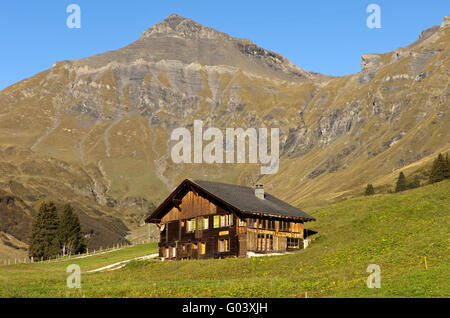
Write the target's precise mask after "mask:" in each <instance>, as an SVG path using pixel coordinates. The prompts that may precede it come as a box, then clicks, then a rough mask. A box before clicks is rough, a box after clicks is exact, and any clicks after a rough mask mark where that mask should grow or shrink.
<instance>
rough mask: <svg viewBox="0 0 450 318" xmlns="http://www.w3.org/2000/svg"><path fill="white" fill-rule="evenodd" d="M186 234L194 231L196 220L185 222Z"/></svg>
mask: <svg viewBox="0 0 450 318" xmlns="http://www.w3.org/2000/svg"><path fill="white" fill-rule="evenodd" d="M186 224H187V226H186V232H194V231H195V226H196V220H195V219H192V220H188V221H186Z"/></svg>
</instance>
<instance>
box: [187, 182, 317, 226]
mask: <svg viewBox="0 0 450 318" xmlns="http://www.w3.org/2000/svg"><path fill="white" fill-rule="evenodd" d="M189 181H191V182H192V183H194V184H196V185H198V186H199V187H201V188H203V189H204V190H206V191H207V192H209V193H211V194H212V195H214V196H216V197H217V198H219V199H221V200H223V201H225V202H227V203H228V204H230V205H232V206H234V207H235V208H237V209H239V210H241V211H242V212H246V213H261V214H268V215H274V216H284V217H295V218H302V219H304V220H305V221H315V220H316V219H315V218H314V217H312V216H311V215H309V214H308V213H306V212H304V211H301V210H299V209H297V208H295V207H293V206H292V205H290V204H288V203H286V202H284V201H281V200H280V199H277V198H275V197H274V196H272V195H270V194H269V193H267V192H265V194H264V200H263V199H259V198H257V197H256V196H255V189H253V188H249V187H244V186H238V185H233V184H226V183H219V182H211V181H202V180H191V179H189Z"/></svg>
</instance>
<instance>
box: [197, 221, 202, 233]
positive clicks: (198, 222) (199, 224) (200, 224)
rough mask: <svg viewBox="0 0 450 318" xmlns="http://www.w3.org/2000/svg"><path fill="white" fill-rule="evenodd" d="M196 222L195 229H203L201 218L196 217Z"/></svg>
mask: <svg viewBox="0 0 450 318" xmlns="http://www.w3.org/2000/svg"><path fill="white" fill-rule="evenodd" d="M197 224H198V226H197V229H198V230H203V218H198V219H197Z"/></svg>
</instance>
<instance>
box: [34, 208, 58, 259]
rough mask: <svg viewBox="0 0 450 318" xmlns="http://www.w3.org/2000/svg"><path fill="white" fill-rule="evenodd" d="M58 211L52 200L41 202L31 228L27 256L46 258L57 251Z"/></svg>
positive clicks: (56, 253) (54, 254) (52, 255)
mask: <svg viewBox="0 0 450 318" xmlns="http://www.w3.org/2000/svg"><path fill="white" fill-rule="evenodd" d="M58 226H59V220H58V212H57V210H56V206H55V204H54V203H53V202H51V201H50V202H43V203H42V204H41V206H40V208H39V212H38V213H37V215H36V216H35V219H34V222H33V227H32V230H31V237H30V247H29V256H30V257H33V258H36V259H41V258H43V259H48V258H50V257H54V256H56V255H58V253H59V242H58V237H57V236H58V235H57V234H58Z"/></svg>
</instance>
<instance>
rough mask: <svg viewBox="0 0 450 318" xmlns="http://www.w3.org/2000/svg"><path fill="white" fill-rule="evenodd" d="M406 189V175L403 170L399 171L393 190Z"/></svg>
mask: <svg viewBox="0 0 450 318" xmlns="http://www.w3.org/2000/svg"><path fill="white" fill-rule="evenodd" d="M407 189H408V184H407V182H406V177H405V175H404V173H403V172H400V174H399V176H398V179H397V184H396V185H395V192H401V191H405V190H407Z"/></svg>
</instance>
